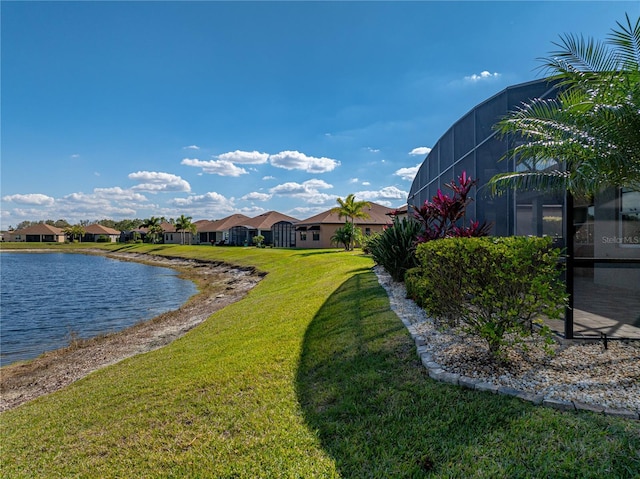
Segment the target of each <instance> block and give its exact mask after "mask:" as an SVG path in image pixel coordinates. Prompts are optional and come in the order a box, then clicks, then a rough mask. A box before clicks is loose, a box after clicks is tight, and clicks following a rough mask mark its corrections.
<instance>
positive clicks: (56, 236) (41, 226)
mask: <svg viewBox="0 0 640 479" xmlns="http://www.w3.org/2000/svg"><path fill="white" fill-rule="evenodd" d="M65 239H66V235H65V234H64V231H62V229H61V228H56V227H55V226H51V225H48V224H45V223H38V224H35V225H31V226H27V227H26V228H21V229H19V230H14V231H9V232H8V233H7V238H6V240H7V241H18V242H24V241H26V242H29V243H64V242H65Z"/></svg>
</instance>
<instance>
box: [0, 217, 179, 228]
mask: <svg viewBox="0 0 640 479" xmlns="http://www.w3.org/2000/svg"><path fill="white" fill-rule="evenodd" d="M158 220H159V223H171V224H172V225H175V224H176V220H175V219H174V218H169V219H167V218H165V217H164V216H161V217H160V218H158ZM147 221H148V220H144V219H140V218H135V219H124V220H120V221H115V220H110V219H101V220H98V221H89V220H81V221H78V222H77V223H76V224H75V225H72V224H71V223H69V222H68V221H67V220H65V219H59V220H56V221H54V220H39V221H22V222H20V223H18V225H17V226H16V227H15V229H17V230H19V229H22V228H28V227H29V226H33V225H37V224H46V225H50V226H55V227H56V228H61V229H65V228H69V227H71V226H88V225H91V224H99V225H102V226H106V227H107V228H113V229H114V230H118V231H131V230H135V229H138V228H140V227H141V226H142V225H144V224H145V223H146V222H147ZM12 229H14V228H12V227H11V226H9V230H12Z"/></svg>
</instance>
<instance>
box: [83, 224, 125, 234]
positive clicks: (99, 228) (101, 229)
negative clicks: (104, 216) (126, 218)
mask: <svg viewBox="0 0 640 479" xmlns="http://www.w3.org/2000/svg"><path fill="white" fill-rule="evenodd" d="M84 230H85V232H87V233H89V234H92V235H119V234H120V231H118V230H114V229H113V228H109V227H107V226H103V225H99V224H94V225H89V226H85V227H84Z"/></svg>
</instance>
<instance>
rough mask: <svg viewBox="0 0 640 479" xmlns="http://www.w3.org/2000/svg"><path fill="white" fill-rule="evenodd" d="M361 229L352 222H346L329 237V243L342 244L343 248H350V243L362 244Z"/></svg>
mask: <svg viewBox="0 0 640 479" xmlns="http://www.w3.org/2000/svg"><path fill="white" fill-rule="evenodd" d="M362 238H363V236H362V230H361V229H360V228H358V227H357V226H354V224H353V223H349V222H346V223H345V224H344V226H341V227H340V228H338V229H336V231H335V233H334V235H333V236H332V237H331V243H332V244H336V245H344V249H345V250H349V249H351V245H353V244H356V245H361V244H362V241H363V240H362Z"/></svg>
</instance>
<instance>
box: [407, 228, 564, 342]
mask: <svg viewBox="0 0 640 479" xmlns="http://www.w3.org/2000/svg"><path fill="white" fill-rule="evenodd" d="M551 241H552V240H551V238H537V237H504V238H498V237H483V238H447V239H441V240H436V241H430V242H427V243H423V244H421V245H419V246H418V248H417V250H416V258H417V260H418V263H419V266H418V267H417V268H414V269H411V270H409V271H408V272H407V274H406V276H405V284H406V287H407V295H408V296H409V297H410V298H412V299H414V300H415V301H416V302H417V303H418V304H419V305H420V306H422V307H423V308H424V309H425V310H426V311H427V312H428V313H429V314H430V315H431V316H432V317H434V318H435V319H436V320H439V321H444V322H446V323H448V324H449V325H452V324H457V323H460V322H461V323H462V324H463V326H465V328H466V329H467V330H469V331H471V332H472V333H474V334H476V335H478V336H480V337H481V338H483V339H484V340H486V341H487V343H488V346H489V350H490V351H491V352H492V353H493V354H494V355H500V353H501V348H502V346H504V345H505V344H506V340H505V334H506V333H516V338H521V337H522V336H524V335H528V334H530V333H531V332H533V331H534V330H536V329H537V330H538V332H542V333H545V334H548V333H549V330H548V328H546V327H544V326H543V323H542V318H544V317H547V318H554V319H559V318H561V317H562V316H563V313H564V306H565V304H566V299H567V298H566V293H565V288H564V284H563V283H562V281H561V280H560V274H561V268H560V261H559V260H560V254H561V253H560V250H559V249H554V248H552V246H551ZM535 323H537V324H539V325H540V326H541V327H540V328H534V324H535Z"/></svg>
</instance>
